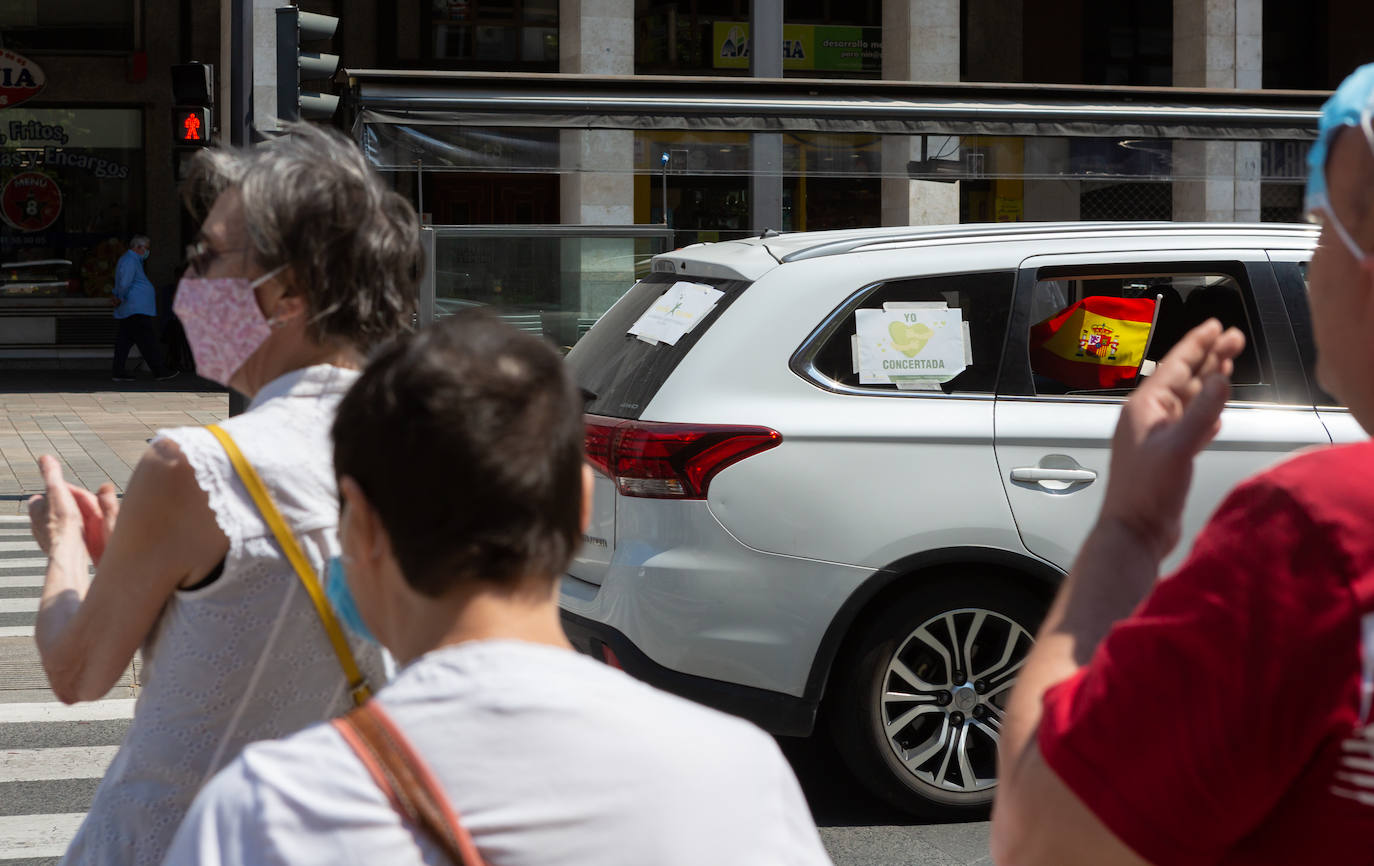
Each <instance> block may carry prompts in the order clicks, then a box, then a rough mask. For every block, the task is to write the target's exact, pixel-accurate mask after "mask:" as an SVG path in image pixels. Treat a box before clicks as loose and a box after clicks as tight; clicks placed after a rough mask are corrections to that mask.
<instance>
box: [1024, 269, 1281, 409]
mask: <svg viewBox="0 0 1374 866" xmlns="http://www.w3.org/2000/svg"><path fill="white" fill-rule="evenodd" d="M1241 273H1243V272H1239V271H1238V272H1237V273H1236V274H1228V273H1218V272H1213V273H1207V272H1197V271H1194V272H1178V271H1175V272H1168V273H1158V272H1156V273H1125V274H1122V273H1115V274H1113V273H1084V272H1083V271H1082V270H1081V269H1077V271H1076V272H1065V271H1063V270H1058V271H1056V270H1055V269H1050V268H1046V269H1043V270H1042V271H1041V272H1040V273H1039V274H1038V275H1037V276H1038V279H1037V280H1036V283H1035V287H1034V289H1033V294H1032V297H1031V313H1030V321H1031V326H1030V334H1029V348H1030V362H1031V372H1032V377H1033V381H1034V386H1035V393H1036V394H1123V393H1129V392H1130V391H1131V390H1132V389H1133V388H1134V387H1135V386H1136V385H1137V384H1139V382H1140V381H1141V378H1142V377H1143V376H1148V375H1149V374H1150V372H1152V370H1153V367H1154V364H1155V363H1156V362H1158V361H1159V360H1161V359H1162V358H1163V357H1164V356H1165V354H1167V353H1168V351H1169V350H1170V349H1172V348H1173V347H1174V344H1175V343H1177V342H1178V341H1179V340H1180V339H1181V338H1182V337H1183V335H1184V334H1186V333H1188V331H1189V330H1191V329H1192V328H1193V327H1195V326H1197V325H1199V324H1201V323H1202V322H1204V321H1206V320H1207V319H1209V318H1216V319H1219V320H1220V321H1221V323H1222V324H1223V325H1225V326H1226V327H1236V328H1239V329H1240V330H1241V331H1242V332H1244V334H1245V340H1246V343H1245V351H1244V352H1243V353H1242V354H1241V356H1240V357H1239V358H1237V359H1236V361H1235V373H1234V374H1233V376H1232V383H1233V385H1234V386H1236V388H1237V392H1236V396H1237V397H1238V398H1239V399H1252V398H1259V397H1262V396H1264V395H1265V393H1267V392H1268V391H1269V390H1270V389H1269V388H1268V386H1267V385H1266V384H1265V375H1264V370H1263V368H1262V366H1261V364H1260V357H1261V355H1260V346H1259V344H1258V339H1259V337H1258V333H1257V329H1256V328H1255V327H1253V325H1252V322H1251V316H1250V314H1249V311H1248V306H1249V305H1248V304H1247V303H1246V292H1247V289H1246V288H1245V287H1244V286H1243V284H1242V278H1241V276H1240V274H1241ZM1142 361H1143V363H1142ZM1248 386H1254V387H1248ZM1247 388H1248V391H1249V393H1248V394H1247V393H1244V391H1245V390H1246V389H1247ZM1257 391H1258V392H1264V393H1257Z"/></svg>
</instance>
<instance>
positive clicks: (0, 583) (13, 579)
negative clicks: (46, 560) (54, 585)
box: [0, 572, 43, 587]
mask: <svg viewBox="0 0 1374 866" xmlns="http://www.w3.org/2000/svg"><path fill="white" fill-rule="evenodd" d="M42 585H43V573H42V572H39V573H37V574H0V587H23V586H42Z"/></svg>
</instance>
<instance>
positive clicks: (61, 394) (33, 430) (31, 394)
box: [0, 370, 229, 514]
mask: <svg viewBox="0 0 1374 866" xmlns="http://www.w3.org/2000/svg"><path fill="white" fill-rule="evenodd" d="M228 411H229V397H228V393H227V392H226V391H225V390H224V389H223V388H220V387H218V386H216V385H213V384H211V383H209V382H206V381H205V380H204V379H198V378H196V377H194V376H189V375H186V374H183V375H182V376H180V377H178V378H176V379H173V380H171V381H169V382H154V381H151V380H148V379H140V380H139V381H136V382H111V381H110V379H109V374H108V373H103V371H101V372H97V371H68V370H64V371H9V370H5V371H0V514H23V513H24V502H25V500H27V498H28V497H29V496H30V495H32V494H34V493H40V492H42V490H43V480H42V477H41V476H40V475H39V473H38V457H39V455H40V454H52V455H54V456H56V457H57V458H58V459H60V460H61V461H62V463H63V471H64V472H65V473H66V476H67V478H68V480H70V481H72V482H73V483H76V484H80V485H81V486H83V487H86V488H88V489H91V490H94V489H96V488H97V487H99V486H100V485H101V484H104V483H105V482H107V481H108V482H112V483H113V484H114V485H115V487H116V488H117V489H118V490H119V491H120V492H121V493H122V492H123V490H124V486H125V485H126V484H127V483H128V481H129V476H130V475H131V474H132V472H133V467H134V466H135V465H136V464H137V463H138V460H139V457H140V456H141V455H142V454H143V452H144V451H145V450H147V447H148V439H149V438H151V437H152V436H153V434H154V432H155V431H156V430H157V429H158V428H160V427H179V426H184V425H192V424H210V423H213V422H215V421H220V420H223V419H224V418H225V416H226V415H227V414H228Z"/></svg>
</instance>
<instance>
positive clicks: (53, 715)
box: [0, 698, 137, 725]
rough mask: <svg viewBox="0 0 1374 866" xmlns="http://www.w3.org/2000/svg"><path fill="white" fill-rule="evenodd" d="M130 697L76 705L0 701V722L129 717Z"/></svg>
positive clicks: (15, 722) (5, 723)
mask: <svg viewBox="0 0 1374 866" xmlns="http://www.w3.org/2000/svg"><path fill="white" fill-rule="evenodd" d="M135 703H137V701H136V700H135V699H134V698H110V699H109V700H104V701H87V702H85V703H80V704H72V705H71V706H68V705H67V704H63V703H59V702H58V701H41V702H33V703H14V704H0V725H9V724H27V723H31V722H101V721H106V720H108V719H132V718H133V717H134V704H135Z"/></svg>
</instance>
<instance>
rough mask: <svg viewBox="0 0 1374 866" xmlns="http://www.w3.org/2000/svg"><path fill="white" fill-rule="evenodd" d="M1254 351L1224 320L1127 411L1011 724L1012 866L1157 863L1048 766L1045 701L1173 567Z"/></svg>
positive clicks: (1005, 754)
mask: <svg viewBox="0 0 1374 866" xmlns="http://www.w3.org/2000/svg"><path fill="white" fill-rule="evenodd" d="M1243 347H1244V337H1243V336H1242V335H1241V334H1240V332H1239V331H1236V330H1235V329H1231V330H1229V331H1225V332H1223V331H1222V328H1221V326H1220V324H1218V323H1217V322H1216V321H1215V320H1211V321H1208V322H1207V323H1205V324H1203V325H1200V326H1198V327H1197V328H1195V329H1193V330H1192V331H1191V332H1189V334H1188V335H1187V336H1186V337H1184V339H1183V340H1181V341H1180V342H1179V344H1178V345H1177V346H1176V347H1174V349H1173V350H1172V351H1170V353H1169V354H1168V356H1167V357H1166V358H1165V359H1164V361H1163V362H1162V363H1161V364H1160V366H1159V369H1158V370H1157V371H1156V373H1155V375H1153V376H1151V377H1150V378H1149V379H1147V380H1146V382H1145V383H1144V384H1143V385H1142V386H1141V387H1140V388H1139V389H1137V391H1136V392H1135V393H1134V394H1133V395H1132V397H1131V399H1130V400H1129V401H1128V402H1127V404H1126V406H1125V408H1124V409H1123V410H1122V413H1121V420H1120V422H1119V423H1118V426H1117V430H1116V434H1115V436H1114V438H1113V440H1112V461H1111V477H1110V480H1109V482H1108V489H1107V493H1106V497H1105V499H1104V502H1103V506H1102V512H1101V514H1100V515H1099V519H1098V523H1097V525H1096V526H1095V527H1094V529H1093V531H1092V532H1091V533H1090V534H1089V536H1088V538H1087V540H1086V541H1085V542H1084V544H1083V548H1082V549H1081V551H1080V552H1079V555H1078V559H1077V561H1076V562H1075V564H1074V568H1073V571H1072V572H1071V573H1070V575H1069V576H1068V578H1067V579H1066V580H1065V582H1064V585H1063V587H1062V588H1061V589H1060V592H1059V595H1058V597H1057V598H1056V600H1055V603H1054V606H1053V607H1052V608H1051V609H1050V613H1049V616H1048V617H1047V618H1046V620H1045V623H1044V625H1043V626H1042V627H1041V631H1040V634H1039V636H1038V637H1037V640H1036V644H1035V648H1034V649H1033V650H1032V652H1031V654H1030V656H1029V657H1028V658H1027V660H1026V664H1025V667H1024V668H1023V669H1022V671H1021V675H1020V677H1019V679H1018V681H1017V684H1016V688H1015V690H1014V692H1013V693H1012V696H1011V701H1010V704H1009V707H1008V717H1007V723H1006V724H1005V725H1004V726H1003V729H1002V737H1001V741H1000V743H999V774H998V794H997V802H996V805H995V808H994V813H993V851H994V856H995V858H996V860H997V862H998V863H999V864H1002V866H1021V864H1040V863H1044V864H1056V866H1071V864H1076V863H1084V864H1088V863H1091V864H1097V866H1113V864H1123V866H1125V864H1130V866H1135V864H1141V863H1144V862H1145V861H1143V860H1142V859H1141V858H1140V857H1138V856H1137V855H1136V854H1135V853H1134V852H1132V851H1131V850H1130V849H1129V848H1127V847H1126V846H1125V845H1124V844H1123V843H1122V842H1121V841H1120V840H1118V839H1117V837H1116V836H1115V835H1113V834H1112V832H1111V831H1110V830H1109V829H1108V828H1107V827H1106V826H1105V825H1104V824H1103V823H1102V822H1101V821H1100V820H1098V818H1097V816H1096V815H1095V814H1094V813H1093V812H1092V811H1090V810H1089V809H1088V808H1087V807H1086V806H1085V805H1084V804H1083V803H1082V802H1081V801H1080V800H1079V799H1078V798H1077V797H1076V796H1075V795H1074V794H1073V792H1072V791H1071V790H1070V789H1069V788H1068V787H1067V786H1066V785H1065V784H1064V782H1063V781H1062V780H1060V779H1059V777H1058V776H1056V775H1055V773H1054V771H1053V769H1051V768H1050V767H1049V765H1048V764H1046V762H1045V759H1044V757H1043V756H1042V754H1041V752H1040V749H1039V747H1038V746H1037V744H1036V734H1037V730H1038V728H1039V726H1040V722H1041V714H1042V711H1043V704H1042V701H1043V699H1044V696H1045V692H1046V691H1048V690H1049V689H1050V688H1052V687H1053V686H1055V685H1057V684H1059V683H1061V682H1063V681H1065V680H1067V679H1069V678H1070V677H1072V676H1074V675H1075V674H1076V673H1077V672H1078V671H1079V669H1080V668H1082V667H1084V666H1085V665H1087V664H1088V663H1089V661H1090V660H1091V659H1092V657H1093V653H1094V652H1095V651H1096V650H1097V648H1098V645H1099V644H1100V643H1101V642H1102V639H1103V638H1104V637H1105V636H1106V634H1107V632H1108V631H1109V630H1110V629H1111V627H1112V625H1113V624H1115V623H1116V622H1117V621H1118V620H1120V619H1122V618H1124V617H1126V616H1127V615H1129V614H1130V613H1131V611H1132V610H1133V609H1135V607H1136V606H1137V605H1138V604H1139V603H1140V602H1141V600H1142V599H1143V598H1145V596H1147V595H1148V594H1149V593H1150V591H1151V589H1152V587H1153V586H1154V584H1155V581H1156V579H1157V577H1158V573H1159V564H1160V562H1161V560H1162V559H1163V558H1164V557H1165V556H1166V555H1167V554H1168V553H1169V551H1170V550H1172V549H1173V548H1174V546H1175V545H1176V544H1177V543H1178V539H1179V535H1180V533H1181V526H1182V513H1183V505H1184V501H1185V499H1186V498H1187V494H1188V488H1189V485H1190V483H1191V480H1192V468H1193V458H1194V457H1195V456H1196V455H1197V453H1198V452H1199V451H1201V450H1202V448H1204V447H1205V446H1206V445H1207V443H1208V442H1209V441H1211V439H1212V437H1213V436H1215V435H1216V431H1217V429H1218V427H1219V425H1220V420H1219V418H1220V413H1221V409H1222V407H1223V406H1224V405H1225V402H1226V398H1227V396H1228V394H1229V377H1230V373H1231V362H1232V359H1234V358H1235V357H1236V355H1238V354H1239V353H1240V351H1241V349H1242V348H1243ZM1140 687H1141V688H1149V685H1148V684H1144V683H1142V684H1140ZM1121 747H1122V748H1130V744H1128V743H1122V744H1121ZM1123 784H1129V780H1123Z"/></svg>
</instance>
